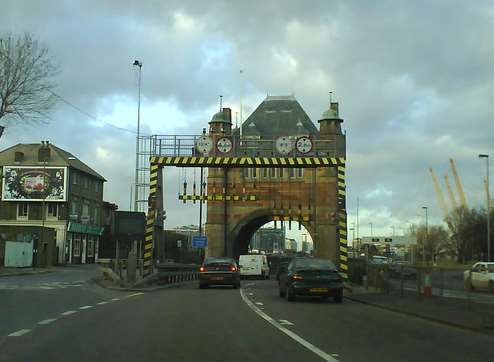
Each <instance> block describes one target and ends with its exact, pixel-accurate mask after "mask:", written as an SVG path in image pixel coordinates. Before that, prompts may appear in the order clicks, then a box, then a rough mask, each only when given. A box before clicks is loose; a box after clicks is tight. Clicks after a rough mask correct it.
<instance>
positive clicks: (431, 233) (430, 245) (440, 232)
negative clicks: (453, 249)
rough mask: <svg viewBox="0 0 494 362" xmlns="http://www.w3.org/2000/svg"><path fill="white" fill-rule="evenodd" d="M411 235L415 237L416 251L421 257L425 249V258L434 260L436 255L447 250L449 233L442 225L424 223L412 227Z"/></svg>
mask: <svg viewBox="0 0 494 362" xmlns="http://www.w3.org/2000/svg"><path fill="white" fill-rule="evenodd" d="M411 231H412V235H414V236H415V237H416V239H417V246H418V250H417V252H418V253H419V254H420V255H421V256H422V257H423V256H424V251H425V260H426V261H432V262H433V263H435V262H436V260H437V257H438V255H440V254H442V253H445V252H446V253H447V252H448V251H449V248H448V245H449V243H450V241H449V235H448V232H447V230H446V229H445V228H444V227H443V226H442V225H429V227H428V228H427V230H426V228H425V226H424V225H421V226H418V227H413V228H412V230H411Z"/></svg>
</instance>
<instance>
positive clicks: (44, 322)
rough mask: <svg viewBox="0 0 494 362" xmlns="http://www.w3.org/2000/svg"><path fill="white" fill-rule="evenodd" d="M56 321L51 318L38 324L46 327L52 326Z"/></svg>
mask: <svg viewBox="0 0 494 362" xmlns="http://www.w3.org/2000/svg"><path fill="white" fill-rule="evenodd" d="M55 321H56V318H49V319H45V320H44V321H41V322H38V324H41V325H45V324H50V323H53V322H55Z"/></svg>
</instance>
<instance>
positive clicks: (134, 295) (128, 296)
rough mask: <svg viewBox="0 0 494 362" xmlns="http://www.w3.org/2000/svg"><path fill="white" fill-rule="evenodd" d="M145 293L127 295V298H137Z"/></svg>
mask: <svg viewBox="0 0 494 362" xmlns="http://www.w3.org/2000/svg"><path fill="white" fill-rule="evenodd" d="M143 294H144V293H141V292H139V293H134V294H130V295H127V296H126V298H130V297H137V296H138V295H143Z"/></svg>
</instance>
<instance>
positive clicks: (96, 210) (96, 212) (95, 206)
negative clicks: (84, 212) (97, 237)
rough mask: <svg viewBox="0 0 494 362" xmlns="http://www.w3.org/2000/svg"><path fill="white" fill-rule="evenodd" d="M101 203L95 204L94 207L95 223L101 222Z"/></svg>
mask: <svg viewBox="0 0 494 362" xmlns="http://www.w3.org/2000/svg"><path fill="white" fill-rule="evenodd" d="M98 211H99V205H94V209H93V223H95V224H98V223H99V220H98V216H99V213H98Z"/></svg>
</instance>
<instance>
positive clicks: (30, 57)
mask: <svg viewBox="0 0 494 362" xmlns="http://www.w3.org/2000/svg"><path fill="white" fill-rule="evenodd" d="M56 73H57V67H56V66H55V65H54V63H53V61H52V58H51V56H50V54H49V52H48V49H47V48H45V47H42V46H40V45H39V43H38V42H37V41H36V40H34V39H33V38H32V36H31V35H29V34H25V35H23V36H14V35H12V34H7V35H1V34H0V120H2V119H4V120H5V121H6V122H9V121H11V120H14V119H17V120H21V121H26V122H27V121H45V120H46V118H47V116H48V114H49V111H50V109H51V108H52V107H53V105H54V103H55V101H56V96H55V94H54V93H53V90H54V88H55V83H54V82H53V76H54V75H55V74H56Z"/></svg>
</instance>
